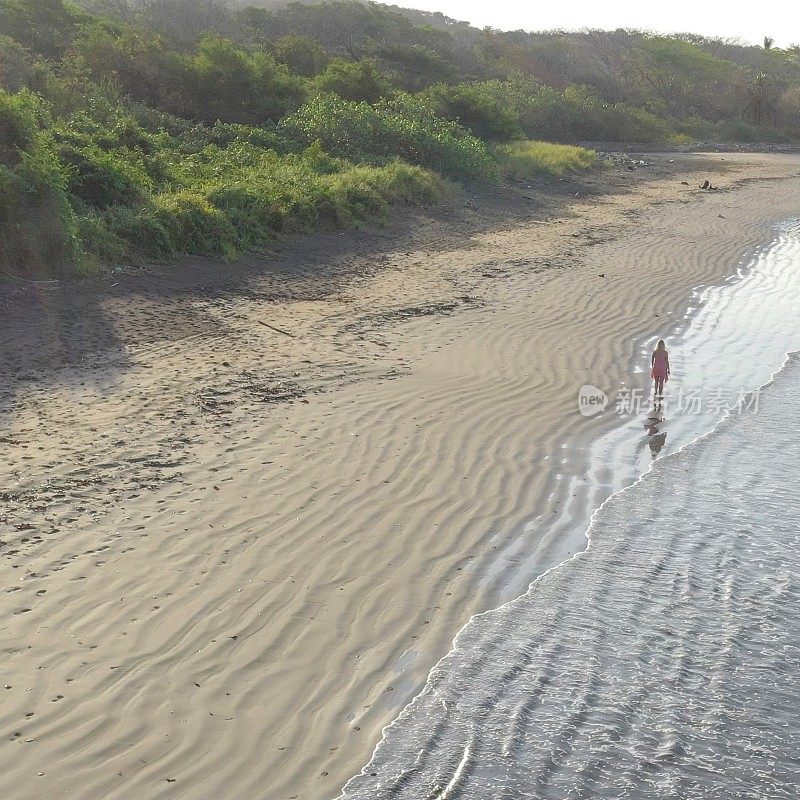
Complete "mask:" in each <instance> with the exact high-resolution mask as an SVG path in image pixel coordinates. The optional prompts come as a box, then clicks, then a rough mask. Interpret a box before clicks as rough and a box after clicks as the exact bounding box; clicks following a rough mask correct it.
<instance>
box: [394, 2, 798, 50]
mask: <svg viewBox="0 0 800 800" xmlns="http://www.w3.org/2000/svg"><path fill="white" fill-rule="evenodd" d="M390 4H391V5H399V6H404V7H406V8H419V9H423V10H425V11H441V12H442V13H443V14H446V15H447V16H448V17H453V18H454V19H458V20H466V21H467V22H470V23H472V24H473V25H475V26H476V27H479V28H482V27H484V26H487V25H488V26H491V27H493V28H499V29H500V30H515V29H519V28H522V29H523V30H528V31H539V30H551V29H553V28H562V29H565V30H579V29H581V28H604V29H607V30H613V29H615V28H640V29H643V30H650V31H656V32H658V33H700V34H703V35H705V36H717V37H721V38H735V39H741V40H742V41H744V42H748V43H752V44H760V43H761V42H762V41H763V39H764V37H765V36H770V37H772V38H773V39H775V44H776V46H778V47H786V46H788V45H790V44H797V43H800V5H798V4H797V3H796V2H790V1H789V2H787V1H786V0H784V2H776V0H761V1H760V2H753V0H749V2H745V1H744V0H731V1H730V2H709V1H708V0H694V1H693V2H692V0H662V2H652V0H650V1H649V0H639V2H633V0H545V2H535V0H534V1H533V2H532V1H531V0H393V2H391V3H390ZM792 9H794V10H792Z"/></svg>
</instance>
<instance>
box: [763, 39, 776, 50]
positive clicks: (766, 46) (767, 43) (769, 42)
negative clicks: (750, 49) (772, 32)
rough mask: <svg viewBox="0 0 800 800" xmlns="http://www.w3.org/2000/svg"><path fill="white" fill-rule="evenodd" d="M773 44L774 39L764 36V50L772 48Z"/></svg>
mask: <svg viewBox="0 0 800 800" xmlns="http://www.w3.org/2000/svg"><path fill="white" fill-rule="evenodd" d="M774 44H775V40H774V39H773V38H772V37H771V36H765V37H764V49H765V50H772V45H774Z"/></svg>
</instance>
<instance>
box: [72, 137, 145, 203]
mask: <svg viewBox="0 0 800 800" xmlns="http://www.w3.org/2000/svg"><path fill="white" fill-rule="evenodd" d="M59 156H60V158H61V161H62V163H63V164H65V165H66V166H67V168H68V173H67V174H68V178H67V190H68V191H69V193H70V194H71V195H73V196H74V197H77V198H78V199H79V200H81V201H82V202H84V203H86V204H87V205H89V206H92V207H93V208H107V207H108V206H112V205H132V204H134V203H137V202H138V201H140V200H142V199H143V198H144V197H145V195H146V194H147V193H148V192H149V191H152V189H153V182H152V180H150V177H149V176H148V175H147V174H146V173H145V172H144V170H143V169H141V168H140V167H138V166H137V165H135V164H132V163H130V162H128V161H125V160H124V159H123V158H121V157H120V154H119V151H115V152H104V151H103V150H101V149H100V148H99V147H83V148H78V147H73V146H70V145H65V146H64V147H61V148H60V149H59Z"/></svg>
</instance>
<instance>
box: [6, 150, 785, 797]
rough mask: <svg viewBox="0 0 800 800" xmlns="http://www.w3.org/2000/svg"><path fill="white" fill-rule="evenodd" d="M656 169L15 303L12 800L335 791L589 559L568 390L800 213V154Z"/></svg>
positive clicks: (32, 293)
mask: <svg viewBox="0 0 800 800" xmlns="http://www.w3.org/2000/svg"><path fill="white" fill-rule="evenodd" d="M635 158H636V161H637V163H630V162H629V161H621V162H620V163H617V164H615V165H613V166H609V167H607V168H605V169H604V170H602V171H593V172H592V173H590V174H588V175H586V176H582V177H579V178H568V179H564V180H563V181H560V182H557V181H543V182H541V183H537V182H519V183H514V184H512V185H509V186H506V187H504V188H503V189H502V191H500V192H497V193H495V194H491V195H490V194H485V195H484V194H470V195H463V194H459V195H455V196H454V198H453V200H452V201H450V202H449V203H447V204H445V205H444V206H441V207H438V208H435V209H431V210H427V211H420V210H418V209H416V210H409V209H402V210H398V211H397V213H396V214H395V215H394V217H393V218H392V220H391V221H390V223H389V224H388V225H387V227H386V228H384V229H380V230H363V231H354V232H345V233H331V234H321V235H318V236H314V237H308V238H306V239H302V240H295V241H292V242H289V243H287V244H285V245H284V246H282V247H281V248H280V249H279V250H277V251H276V252H275V253H274V254H271V255H269V256H268V257H252V258H250V259H247V260H244V261H242V262H240V263H236V264H213V263H210V262H207V261H194V262H191V263H186V264H183V265H179V267H174V268H166V267H163V268H158V269H153V270H148V271H146V272H141V271H139V270H135V269H133V268H125V269H120V270H119V271H118V272H115V273H113V274H112V276H110V277H108V278H105V279H103V280H102V281H100V282H96V283H95V282H92V283H87V284H86V285H77V286H65V285H61V284H58V283H54V282H42V283H38V284H8V285H6V286H4V287H3V288H2V289H0V309H2V314H1V317H0V318H1V319H2V322H0V374H1V375H2V378H1V379H0V380H1V381H2V382H1V383H0V417H1V418H2V428H1V429H0V448H1V451H2V459H0V498H1V499H2V502H1V503H0V554H2V559H0V588H1V589H2V591H0V598H2V603H3V606H2V610H3V614H2V622H0V648H2V661H1V662H0V663H1V664H2V667H1V668H0V670H1V671H2V676H0V678H1V680H0V684H2V686H4V687H5V688H2V687H0V688H2V691H3V700H4V702H3V704H2V707H1V710H0V715H2V723H3V724H2V730H3V736H4V738H3V744H2V748H3V750H2V752H3V756H2V760H0V764H2V766H3V769H2V771H0V794H2V796H3V797H6V798H9V800H29V798H34V797H46V798H50V797H53V798H55V797H76V798H81V800H84V799H85V800H95V799H96V800H100V799H101V798H102V799H103V800H105V799H106V798H109V799H110V798H120V799H121V798H137V800H150V799H151V798H161V797H181V798H191V799H192V800H211V798H214V800H217V799H222V798H231V800H233V798H237V799H238V798H250V797H252V798H265V799H266V798H269V799H270V800H272V799H273V798H274V799H275V800H290V798H291V799H292V800H329V799H330V798H333V797H336V796H337V795H338V793H339V791H340V789H341V788H342V786H343V785H344V784H345V782H346V781H347V780H348V778H350V777H351V776H352V775H353V774H355V773H357V772H358V771H359V770H360V769H361V767H362V766H363V765H364V764H365V763H366V762H367V761H368V760H369V757H370V754H371V753H372V750H373V748H374V746H375V744H376V743H377V741H378V740H379V739H380V736H381V730H382V728H383V727H384V726H385V725H387V724H388V723H389V722H390V721H391V720H392V719H393V718H394V717H395V716H396V715H397V713H398V712H399V711H400V709H401V708H402V707H403V706H404V705H405V704H406V703H407V702H408V701H409V700H410V699H411V698H412V697H413V696H414V695H415V694H416V693H417V692H418V691H419V689H420V687H421V686H422V685H423V684H424V681H425V677H426V675H427V673H428V671H429V670H430V668H431V667H432V666H433V664H434V663H436V661H437V660H438V659H439V658H441V657H442V656H444V655H445V654H446V653H447V652H448V650H449V648H450V643H451V641H452V639H453V637H454V636H455V635H456V633H457V632H458V631H459V629H460V628H461V627H462V626H463V625H464V624H465V623H466V622H467V621H468V620H469V618H470V617H471V616H472V615H474V614H476V613H479V612H481V611H485V610H487V609H490V608H493V607H495V606H496V605H498V604H499V603H501V602H504V601H506V600H508V599H511V598H513V597H515V596H517V595H518V594H520V593H521V592H523V591H524V590H525V588H526V587H527V586H528V584H529V583H530V581H531V580H532V579H533V578H534V577H536V576H537V575H538V574H540V573H541V572H542V571H544V570H545V569H547V568H548V567H549V566H552V565H553V564H555V563H558V562H559V561H561V560H562V559H563V558H564V557H566V556H567V555H569V554H570V553H571V552H574V549H575V547H576V546H580V542H576V540H575V539H574V538H564V537H563V536H560V535H558V531H556V530H554V529H553V525H552V522H553V520H554V519H555V518H556V517H558V515H559V513H560V512H561V511H562V510H563V508H564V506H565V503H566V499H567V498H566V496H565V492H566V491H567V487H568V486H571V485H572V479H573V478H577V479H579V478H580V477H581V475H582V474H583V472H584V471H585V469H586V449H587V447H588V445H589V443H590V442H591V441H593V440H594V439H595V438H596V437H597V436H598V435H600V434H601V433H602V432H603V431H604V430H605V427H604V426H608V425H610V424H612V420H607V421H604V420H599V419H596V418H584V417H581V416H580V415H579V414H578V411H577V405H576V402H577V394H578V390H579V388H580V387H581V386H582V385H583V384H587V383H588V384H593V385H595V386H598V387H601V388H602V387H616V386H618V385H619V384H620V382H622V381H625V380H627V381H630V380H631V378H632V376H631V375H630V374H629V373H630V364H631V359H632V357H633V356H634V354H635V353H634V349H635V343H636V342H637V340H640V339H641V338H642V337H645V336H650V335H656V334H658V333H659V332H660V331H661V330H662V329H667V328H668V327H669V326H670V325H671V324H672V323H673V322H674V321H675V320H676V319H679V318H680V316H681V315H682V314H683V313H684V312H685V309H686V305H687V302H688V299H689V297H690V296H691V293H692V290H693V289H694V288H695V287H697V286H699V285H709V284H715V283H717V282H719V281H722V280H724V279H725V278H726V277H728V276H729V275H731V274H732V272H733V271H734V269H735V266H736V264H737V262H738V261H739V260H740V258H741V257H742V254H743V253H744V252H746V251H747V250H748V249H749V248H752V247H754V246H756V245H758V244H760V243H762V242H764V241H765V240H768V239H769V237H770V230H771V226H772V225H774V224H775V223H776V222H777V221H779V220H782V219H786V218H788V217H792V216H797V215H798V208H799V207H800V206H799V205H798V198H800V157H798V156H793V155H778V154H769V155H767V154H763V155H758V154H731V153H724V154H691V155H687V154H675V153H671V154H656V155H647V154H642V155H641V156H640V155H637V156H636V157H635ZM638 162H641V163H638ZM705 179H709V180H711V182H712V184H713V185H715V186H717V187H719V188H718V190H717V191H703V190H701V189H699V188H698V185H699V184H700V183H702V181H703V180H705ZM577 499H578V503H577V505H580V495H579V496H578V498H577ZM572 502H573V505H575V498H572ZM587 502H588V499H587Z"/></svg>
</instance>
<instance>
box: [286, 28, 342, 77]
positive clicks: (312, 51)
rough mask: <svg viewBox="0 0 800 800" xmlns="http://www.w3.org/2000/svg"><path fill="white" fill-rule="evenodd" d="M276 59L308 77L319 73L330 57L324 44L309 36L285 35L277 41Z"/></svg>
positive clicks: (293, 70)
mask: <svg viewBox="0 0 800 800" xmlns="http://www.w3.org/2000/svg"><path fill="white" fill-rule="evenodd" d="M275 60H276V61H277V62H278V63H279V64H285V65H286V66H287V67H289V69H290V70H291V71H292V72H295V73H297V74H298V75H302V76H304V77H306V78H313V77H314V76H315V75H319V73H320V72H322V71H323V70H324V69H325V67H326V66H327V65H328V62H329V61H330V59H329V58H328V54H327V53H326V52H325V49H324V48H323V46H322V45H321V44H320V43H319V42H317V41H315V40H314V39H309V37H308V36H291V35H290V36H284V37H282V38H280V39H278V41H277V42H275Z"/></svg>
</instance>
